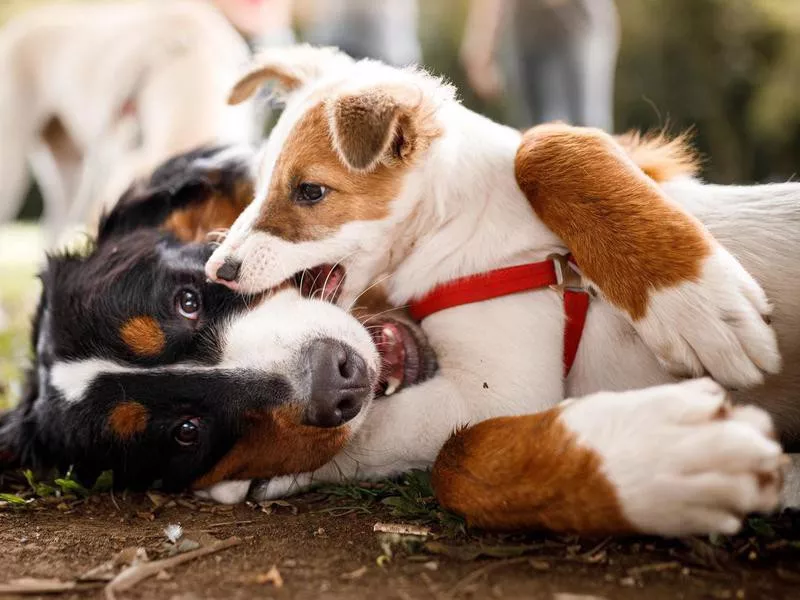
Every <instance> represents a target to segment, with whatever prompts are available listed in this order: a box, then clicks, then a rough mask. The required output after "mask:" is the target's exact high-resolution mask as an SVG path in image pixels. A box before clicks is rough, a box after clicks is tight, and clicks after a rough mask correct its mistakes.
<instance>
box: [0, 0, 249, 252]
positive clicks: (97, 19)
mask: <svg viewBox="0 0 800 600" xmlns="http://www.w3.org/2000/svg"><path fill="white" fill-rule="evenodd" d="M249 56H250V51H249V48H248V45H247V43H246V42H245V40H244V38H243V37H242V36H241V35H240V34H239V33H238V32H237V31H236V29H234V27H233V26H232V25H231V24H230V23H229V22H228V20H227V19H226V18H225V16H224V15H223V14H222V13H221V12H220V11H219V10H217V8H215V7H214V6H213V4H212V3H210V2H203V1H198V0H171V1H169V2H165V1H158V2H141V1H140V2H133V3H118V2H114V3H103V4H72V5H55V6H45V7H41V8H37V9H35V10H31V11H29V12H26V13H25V14H23V15H20V16H18V17H17V18H15V19H12V20H11V21H10V22H9V23H8V24H7V25H6V26H5V27H4V28H3V29H2V30H0V223H3V222H6V221H9V220H11V219H13V218H14V217H15V216H16V214H17V213H18V212H19V209H20V206H21V205H22V202H23V201H24V199H25V195H26V192H27V187H28V169H29V168H30V170H31V171H32V173H33V176H34V178H35V179H36V181H37V183H38V185H39V187H40V189H41V192H42V197H43V200H44V214H45V217H44V219H45V229H46V236H47V241H48V243H50V244H52V243H53V242H55V241H56V238H57V236H58V235H59V234H60V233H61V232H62V231H64V229H65V228H68V227H70V226H75V225H83V224H85V223H87V222H89V221H91V220H92V219H93V218H95V217H96V216H97V215H98V214H99V212H100V208H101V207H102V206H103V205H107V204H109V203H111V202H113V201H114V200H115V199H116V198H117V197H119V195H120V194H121V193H122V191H123V190H124V189H125V188H126V187H127V186H128V185H130V183H131V181H133V180H134V178H136V177H138V176H142V175H144V174H146V173H149V172H150V171H152V170H153V169H154V168H155V167H156V166H157V165H159V164H160V163H162V162H163V161H164V160H165V159H167V158H169V157H170V156H173V155H175V154H178V153H181V152H184V151H186V150H189V149H191V148H194V147H196V146H198V145H201V144H208V143H214V142H233V143H236V142H250V141H255V140H256V139H257V138H258V136H259V134H260V131H259V128H258V126H257V122H258V119H257V118H256V111H255V110H254V107H253V104H252V103H250V104H249V105H247V106H244V107H241V106H236V107H233V106H228V104H227V94H228V92H229V90H230V88H231V85H232V83H233V81H234V80H235V78H236V77H237V75H238V74H239V73H240V70H241V69H242V68H243V66H244V65H245V64H246V63H247V61H248V60H249Z"/></svg>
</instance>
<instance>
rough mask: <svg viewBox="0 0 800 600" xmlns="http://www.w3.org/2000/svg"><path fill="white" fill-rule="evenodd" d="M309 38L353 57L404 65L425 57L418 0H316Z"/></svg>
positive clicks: (417, 61)
mask: <svg viewBox="0 0 800 600" xmlns="http://www.w3.org/2000/svg"><path fill="white" fill-rule="evenodd" d="M312 16H313V18H312V22H311V23H310V25H309V27H308V30H307V31H306V35H305V37H306V39H307V41H309V42H311V43H312V44H317V45H321V46H336V47H338V48H340V49H341V50H342V51H344V52H346V53H347V54H349V55H350V56H353V57H354V58H375V59H378V60H382V61H383V62H386V63H388V64H391V65H395V66H404V65H408V64H415V63H419V62H420V61H421V59H422V51H421V49H420V44H419V38H418V35H417V17H418V7H417V2H416V0H317V1H316V2H315V11H314V14H313V15H312Z"/></svg>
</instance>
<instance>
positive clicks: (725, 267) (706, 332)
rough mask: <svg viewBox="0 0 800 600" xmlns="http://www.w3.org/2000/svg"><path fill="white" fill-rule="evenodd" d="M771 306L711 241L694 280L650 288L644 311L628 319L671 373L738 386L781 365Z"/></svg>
mask: <svg viewBox="0 0 800 600" xmlns="http://www.w3.org/2000/svg"><path fill="white" fill-rule="evenodd" d="M770 312H771V307H770V304H769V302H768V301H767V297H766V295H765V294H764V290H762V289H761V287H760V286H759V285H758V283H756V281H755V280H754V279H753V278H752V277H751V276H750V274H749V273H748V272H747V271H745V270H744V268H743V267H742V265H741V264H739V262H738V261H737V260H736V259H735V258H734V257H733V256H732V255H731V254H730V253H728V251H727V250H725V249H724V248H722V246H720V245H719V244H715V245H714V249H713V251H712V253H711V255H710V256H709V257H708V258H707V259H706V260H705V263H704V264H703V267H702V269H701V273H700V278H699V279H698V280H697V281H686V282H683V283H681V284H680V285H677V286H674V287H670V288H667V289H661V290H657V291H653V292H651V293H650V297H649V300H648V304H647V313H646V315H645V316H644V317H643V318H641V319H638V320H634V321H633V325H634V327H635V328H636V330H637V332H638V333H639V335H640V336H641V338H642V340H644V342H645V343H646V344H647V345H648V346H649V347H650V348H651V349H652V350H653V352H654V353H655V354H656V356H657V357H658V359H659V360H660V361H661V363H662V364H663V365H664V367H665V368H666V369H667V370H669V371H670V372H671V373H673V374H675V375H679V376H692V377H699V376H701V375H703V374H704V373H708V374H710V375H711V376H712V377H713V378H714V379H716V380H717V381H719V382H720V383H722V384H723V385H725V386H726V387H731V388H743V387H749V386H753V385H757V384H759V383H762V382H763V380H764V373H777V372H778V371H779V370H780V368H781V357H780V353H779V351H778V341H777V338H776V336H775V332H774V331H773V329H772V327H770V326H769V324H768V323H767V320H766V319H767V317H768V315H769V314H770Z"/></svg>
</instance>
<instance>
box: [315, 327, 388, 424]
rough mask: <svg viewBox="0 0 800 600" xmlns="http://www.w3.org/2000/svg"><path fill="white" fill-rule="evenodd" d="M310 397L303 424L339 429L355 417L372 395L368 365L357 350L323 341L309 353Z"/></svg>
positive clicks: (316, 343) (319, 341)
mask: <svg viewBox="0 0 800 600" xmlns="http://www.w3.org/2000/svg"><path fill="white" fill-rule="evenodd" d="M306 366H307V368H308V377H309V379H310V384H311V385H310V388H311V389H310V393H309V401H308V406H307V407H306V412H305V416H304V419H303V422H304V423H305V424H306V425H313V426H314V427H338V426H339V425H342V424H344V423H346V422H347V421H349V420H350V419H352V418H353V417H355V416H356V415H357V414H358V413H359V412H360V411H361V406H362V405H363V403H364V401H365V400H367V399H368V398H369V395H370V394H371V393H372V389H371V386H370V380H369V370H368V368H367V363H366V362H364V359H363V358H361V356H359V355H358V354H357V353H356V351H355V350H353V349H352V348H351V347H350V346H347V345H346V344H342V343H341V342H337V341H336V340H332V339H328V338H321V339H319V340H314V341H313V342H311V345H310V346H309V348H308V350H307V351H306Z"/></svg>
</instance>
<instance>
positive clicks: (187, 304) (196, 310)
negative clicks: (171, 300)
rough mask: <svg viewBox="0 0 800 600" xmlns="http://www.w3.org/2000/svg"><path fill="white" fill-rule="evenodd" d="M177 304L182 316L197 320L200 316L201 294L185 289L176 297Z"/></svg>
mask: <svg viewBox="0 0 800 600" xmlns="http://www.w3.org/2000/svg"><path fill="white" fill-rule="evenodd" d="M175 306H176V308H177V309H178V312H179V313H180V315H181V316H182V317H185V318H187V319H191V320H192V321H195V320H197V319H198V318H199V317H200V294H199V293H197V292H195V291H194V290H190V289H183V290H181V291H180V292H178V296H177V297H176V298H175Z"/></svg>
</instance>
